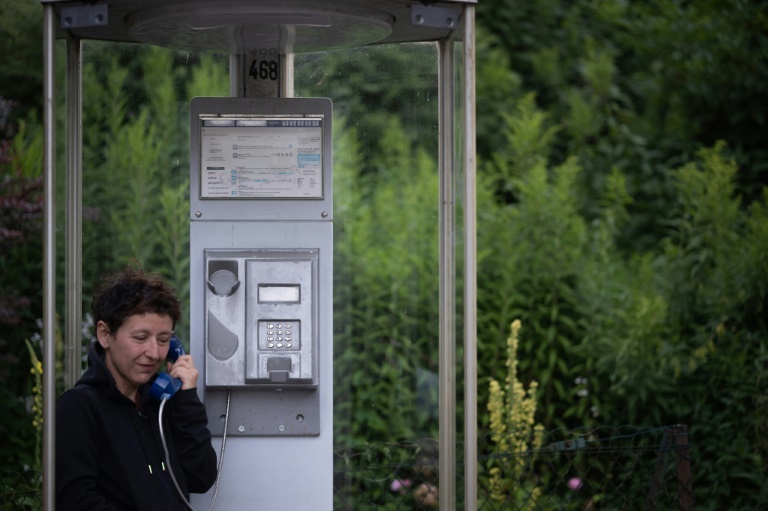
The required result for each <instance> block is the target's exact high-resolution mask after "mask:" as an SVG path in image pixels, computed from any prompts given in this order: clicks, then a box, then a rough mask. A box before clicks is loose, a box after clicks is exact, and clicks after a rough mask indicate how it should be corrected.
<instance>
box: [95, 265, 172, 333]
mask: <svg viewBox="0 0 768 511" xmlns="http://www.w3.org/2000/svg"><path fill="white" fill-rule="evenodd" d="M91 312H92V313H93V324H94V325H97V324H98V323H99V321H103V322H104V323H106V324H107V326H108V327H109V331H110V332H116V331H117V330H118V329H119V328H120V326H121V325H122V324H123V322H125V320H126V319H127V318H129V317H130V316H133V315H136V314H146V313H155V314H160V315H165V316H168V317H170V318H171V320H172V321H173V326H174V328H175V327H176V323H177V322H178V321H179V319H180V318H181V304H180V303H179V299H178V298H177V296H176V293H175V292H174V290H173V289H172V288H171V287H169V286H168V284H166V283H165V281H164V280H163V278H162V277H160V276H159V275H157V274H154V273H149V272H145V271H144V270H142V269H135V268H132V267H126V268H125V269H123V270H122V271H120V272H117V273H114V274H110V275H106V276H105V277H104V278H102V280H101V285H100V286H99V288H98V290H97V291H96V293H95V294H94V297H93V302H92V303H91Z"/></svg>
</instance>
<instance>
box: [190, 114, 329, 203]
mask: <svg viewBox="0 0 768 511" xmlns="http://www.w3.org/2000/svg"><path fill="white" fill-rule="evenodd" d="M200 198H201V199H253V198H265V199H269V198H274V199H286V198H288V199H294V198H295V199H322V198H323V118H322V116H317V117H312V116H309V117H308V116H302V117H292V116H286V117H274V116H273V117H263V116H245V117H244V116H230V117H227V116H211V117H202V118H201V119H200Z"/></svg>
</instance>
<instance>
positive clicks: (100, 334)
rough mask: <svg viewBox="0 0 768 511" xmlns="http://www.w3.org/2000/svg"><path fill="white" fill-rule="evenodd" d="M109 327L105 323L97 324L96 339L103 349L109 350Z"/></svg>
mask: <svg viewBox="0 0 768 511" xmlns="http://www.w3.org/2000/svg"><path fill="white" fill-rule="evenodd" d="M109 336H110V332H109V327H108V326H107V324H106V323H104V322H103V321H99V322H98V323H96V339H97V340H98V341H99V344H101V347H102V348H104V349H107V348H108V347H109Z"/></svg>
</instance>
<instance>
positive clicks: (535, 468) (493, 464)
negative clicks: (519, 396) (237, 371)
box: [334, 425, 695, 511]
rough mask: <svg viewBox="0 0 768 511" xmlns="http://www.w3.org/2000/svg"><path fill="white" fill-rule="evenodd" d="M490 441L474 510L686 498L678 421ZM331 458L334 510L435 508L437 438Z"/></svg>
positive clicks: (647, 505)
mask: <svg viewBox="0 0 768 511" xmlns="http://www.w3.org/2000/svg"><path fill="white" fill-rule="evenodd" d="M495 445H496V444H495V443H494V442H492V441H491V439H490V438H483V439H480V441H479V445H478V452H479V453H480V455H479V459H478V492H477V493H478V495H477V499H478V503H477V506H478V509H480V510H482V511H501V510H504V511H508V510H509V511H517V510H520V511H522V510H542V511H549V510H598V509H603V510H611V511H614V510H633V511H635V510H645V511H657V510H671V509H681V510H684V511H691V510H693V507H694V503H695V498H694V492H693V487H692V483H691V459H690V444H689V438H688V430H687V428H686V426H684V425H675V426H667V427H660V428H653V429H643V430H638V429H637V428H631V427H620V428H605V427H604V428H595V429H589V430H586V429H585V430H575V431H564V430H557V431H552V432H549V433H546V434H545V435H544V440H543V442H542V444H541V445H542V447H541V448H538V449H525V450H520V451H519V452H502V453H500V452H496V450H495ZM459 447H460V446H459ZM461 453H462V449H461V448H457V455H461ZM335 461H336V464H335V474H334V476H335V479H334V496H335V503H334V509H335V510H355V511H368V510H377V511H379V510H381V511H421V510H424V511H432V510H434V509H438V506H439V502H438V494H439V487H438V484H439V482H438V479H439V477H438V446H437V441H436V440H420V441H418V442H399V443H391V444H377V445H367V446H358V447H349V448H344V449H339V450H337V451H336V459H335ZM462 467H463V463H462V462H461V461H460V462H459V463H458V468H460V469H461V468H462ZM456 484H457V488H458V489H459V491H458V492H457V507H459V508H463V507H464V504H463V502H464V500H463V499H464V497H463V495H462V491H463V474H461V470H459V474H458V476H457V481H456Z"/></svg>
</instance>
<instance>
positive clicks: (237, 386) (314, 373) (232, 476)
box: [190, 98, 333, 510]
mask: <svg viewBox="0 0 768 511" xmlns="http://www.w3.org/2000/svg"><path fill="white" fill-rule="evenodd" d="M331 115H332V105H331V102H330V100H327V99H322V98H321V99H314V98H312V99H307V98H195V99H193V100H192V104H191V114H190V118H191V125H190V129H191V131H190V140H191V149H190V167H191V175H190V257H191V260H190V273H191V276H192V277H191V279H190V280H191V289H190V297H191V300H190V311H191V314H190V316H191V318H190V337H191V351H192V354H193V357H195V365H196V366H197V367H198V368H200V371H201V379H200V381H203V382H204V384H203V385H200V386H199V387H198V388H199V393H200V395H201V399H202V400H203V401H204V402H205V405H206V409H207V411H208V419H209V429H210V430H211V432H212V434H213V435H214V447H217V448H218V447H219V445H217V444H219V443H220V442H217V438H218V439H219V440H221V438H222V437H223V435H224V433H225V427H226V435H227V439H226V444H225V445H226V447H225V452H224V463H223V467H222V475H221V479H220V488H219V489H218V495H217V500H216V502H217V503H216V508H217V509H251V508H252V507H251V506H257V505H258V507H259V508H260V509H318V510H322V509H328V510H330V509H332V497H333V495H332V494H333V480H332V478H333V431H332V429H333V428H332V425H333V421H332V416H333V409H332V408H333V399H332V396H333V392H332V356H333V346H332V333H333V326H332V314H333V307H332V303H331V302H332V296H333V295H332V273H333V269H332V261H333V225H332V220H333V215H332V211H333V204H332V200H333V194H332V190H331V180H332V173H331V166H332V155H331V122H332V119H331ZM220 455H221V453H220ZM246 489H247V491H245V490H246ZM212 491H213V490H212ZM209 493H210V492H209ZM193 499H194V500H193V505H194V504H195V502H197V503H198V505H199V506H203V505H206V504H207V503H208V502H209V500H210V496H208V495H203V496H193Z"/></svg>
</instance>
